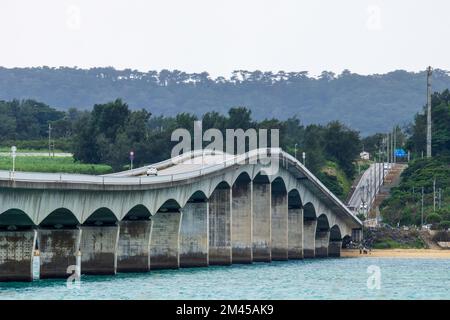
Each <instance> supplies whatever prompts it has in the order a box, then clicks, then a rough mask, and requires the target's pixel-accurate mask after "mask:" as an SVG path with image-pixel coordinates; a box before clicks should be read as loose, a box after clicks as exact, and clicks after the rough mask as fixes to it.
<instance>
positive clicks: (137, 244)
mask: <svg viewBox="0 0 450 320" xmlns="http://www.w3.org/2000/svg"><path fill="white" fill-rule="evenodd" d="M151 233H152V221H151V220H139V221H121V222H120V233H119V243H118V249H117V250H118V252H117V271H118V272H145V271H149V270H150V239H151Z"/></svg>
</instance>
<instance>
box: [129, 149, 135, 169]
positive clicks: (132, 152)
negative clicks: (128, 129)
mask: <svg viewBox="0 0 450 320" xmlns="http://www.w3.org/2000/svg"><path fill="white" fill-rule="evenodd" d="M133 160H134V151H130V170H133Z"/></svg>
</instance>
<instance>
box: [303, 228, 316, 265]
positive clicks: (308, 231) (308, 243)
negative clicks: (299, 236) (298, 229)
mask: <svg viewBox="0 0 450 320" xmlns="http://www.w3.org/2000/svg"><path fill="white" fill-rule="evenodd" d="M316 226H317V220H304V221H303V257H304V258H314V257H315V253H316Z"/></svg>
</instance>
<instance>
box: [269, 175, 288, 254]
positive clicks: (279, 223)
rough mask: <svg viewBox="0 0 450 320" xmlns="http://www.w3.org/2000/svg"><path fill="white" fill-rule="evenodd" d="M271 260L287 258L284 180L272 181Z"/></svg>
mask: <svg viewBox="0 0 450 320" xmlns="http://www.w3.org/2000/svg"><path fill="white" fill-rule="evenodd" d="M271 196H272V203H271V205H272V222H271V223H272V260H287V259H288V195H287V188H286V183H285V180H284V179H283V178H282V177H277V178H275V179H274V180H273V181H272V194H271Z"/></svg>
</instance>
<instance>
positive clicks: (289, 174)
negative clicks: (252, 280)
mask: <svg viewBox="0 0 450 320" xmlns="http://www.w3.org/2000/svg"><path fill="white" fill-rule="evenodd" d="M267 155H268V156H270V157H271V159H272V161H274V160H276V161H279V170H278V171H277V173H276V174H273V175H265V174H264V170H265V168H266V167H265V166H264V165H263V164H261V163H260V162H256V161H255V159H258V158H260V157H261V156H267ZM155 167H157V168H158V172H159V173H158V176H150V177H147V176H145V171H146V168H138V169H135V170H130V171H125V172H121V173H116V174H112V175H105V176H89V175H72V174H42V173H25V172H16V173H15V174H14V175H13V174H12V173H11V172H7V171H1V172H0V280H1V281H31V280H32V259H33V252H34V250H35V249H36V248H38V249H39V251H40V278H67V277H68V274H67V268H68V266H71V265H75V264H76V260H77V255H78V256H79V255H81V259H80V260H81V273H82V274H115V273H116V272H137V271H143V272H144V271H149V270H153V269H162V268H179V267H200V266H208V265H230V264H232V263H252V262H254V261H264V262H270V261H272V260H288V259H302V258H313V257H327V256H336V257H337V256H339V255H340V250H341V247H342V243H343V242H345V241H349V239H350V238H351V237H353V238H358V237H360V229H361V222H360V221H359V220H358V219H357V218H356V217H355V216H354V215H353V214H352V213H351V212H350V211H349V210H348V209H347V207H346V206H345V205H344V204H343V203H342V202H341V201H340V200H339V199H337V198H336V197H335V196H334V195H333V194H332V193H331V192H330V191H329V190H327V188H326V187H325V186H324V185H323V184H322V183H321V182H320V181H319V180H317V178H315V177H314V176H313V175H312V174H311V173H310V172H309V171H308V170H307V169H306V168H305V167H304V166H303V165H302V164H301V163H299V162H298V161H297V160H296V159H295V158H293V157H292V156H290V155H289V154H287V153H285V152H283V151H282V150H281V149H258V150H253V151H251V152H249V153H246V154H243V155H238V156H231V155H226V154H223V153H218V152H213V151H207V150H206V151H203V152H192V153H189V154H184V155H181V156H178V157H176V158H172V159H169V160H166V161H163V162H161V163H158V164H155Z"/></svg>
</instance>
